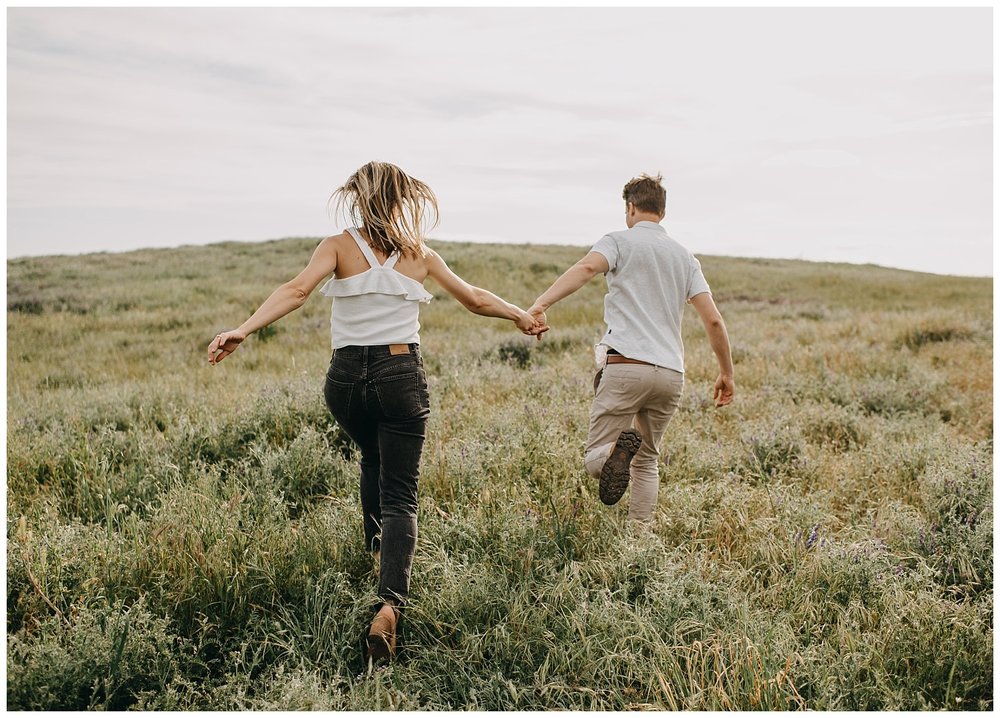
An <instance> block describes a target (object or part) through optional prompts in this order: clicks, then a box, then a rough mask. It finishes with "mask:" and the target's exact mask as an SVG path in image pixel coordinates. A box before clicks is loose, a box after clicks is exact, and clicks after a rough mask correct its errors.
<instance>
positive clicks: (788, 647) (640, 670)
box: [7, 239, 993, 710]
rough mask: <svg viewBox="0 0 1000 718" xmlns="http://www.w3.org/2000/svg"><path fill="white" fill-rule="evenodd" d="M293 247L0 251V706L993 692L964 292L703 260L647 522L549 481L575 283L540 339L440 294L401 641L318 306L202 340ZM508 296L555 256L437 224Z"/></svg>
mask: <svg viewBox="0 0 1000 718" xmlns="http://www.w3.org/2000/svg"><path fill="white" fill-rule="evenodd" d="M315 242H316V240H310V239H288V240H281V241H274V242H267V243H262V244H237V243H224V244H217V245H212V246H207V247H185V248H181V249H173V250H143V251H137V252H129V253H124V254H95V255H88V256H82V257H48V258H32V259H19V260H12V261H8V264H7V270H8V286H7V322H8V346H7V382H8V395H7V401H8V416H7V418H8V428H7V440H8V453H7V462H8V472H7V681H8V682H7V701H8V707H9V708H11V709H56V708H68V709H87V708H108V709H127V708H132V709H148V710H159V709H172V710H183V709H217V710H249V709H253V710H264V709H275V710H299V709H343V710H347V709H418V708H438V709H482V710H492V709H543V708H570V709H639V708H654V709H691V710H704V709H713V710H715V709H719V710H726V709H747V710H750V709H828V710H840V709H861V710H869V709H927V708H934V709H940V708H946V709H980V710H982V709H991V708H992V707H993V671H992V663H993V548H992V546H993V511H992V481H993V440H992V436H993V415H992V399H993V378H992V371H991V366H992V358H993V357H992V351H993V349H992V347H993V329H992V326H993V319H992V291H993V288H992V280H991V279H964V278H949V277H939V276H933V275H926V274H915V273H910V272H903V271H895V270H889V269H882V268H878V267H873V266H853V265H837V264H814V263H806V262H794V261H776V260H753V259H733V258H723V257H702V264H703V267H704V270H705V274H706V276H707V277H708V280H709V282H710V283H711V285H712V287H713V289H714V292H715V297H716V300H717V303H718V305H719V307H720V309H721V310H722V312H723V315H724V316H725V318H726V321H727V324H728V327H729V332H730V336H731V339H732V342H733V353H734V360H735V366H736V381H737V394H736V402H735V403H734V404H733V405H732V406H731V407H728V408H726V409H724V410H716V409H714V408H713V407H712V404H711V401H710V394H711V385H712V382H713V381H714V378H715V376H716V373H717V369H716V364H715V361H714V359H713V357H712V355H711V351H710V349H709V347H708V344H707V341H706V340H705V335H704V332H703V330H702V329H701V327H700V325H699V323H698V322H697V318H696V317H695V316H694V313H693V311H692V310H689V311H688V314H687V316H686V317H685V325H684V326H685V340H686V347H687V369H688V371H687V374H686V377H687V385H686V388H685V395H684V398H683V400H682V404H681V408H680V410H679V411H678V414H677V415H676V417H675V418H674V421H673V423H672V424H671V426H670V428H669V429H668V432H667V436H666V438H665V440H664V449H665V453H666V454H669V460H668V462H667V465H665V466H663V467H662V470H661V471H662V482H661V488H660V499H659V506H658V509H657V512H656V517H655V522H654V524H653V526H652V528H651V529H649V530H646V529H641V528H638V529H637V528H635V527H633V526H630V525H629V522H628V521H627V519H626V518H625V514H626V512H627V497H626V499H625V500H624V501H623V502H622V503H621V504H620V505H618V506H616V507H613V508H607V507H604V506H603V505H601V504H600V503H599V501H598V500H597V490H596V486H595V485H594V484H593V482H592V481H591V480H590V479H589V478H588V477H587V476H586V474H585V472H584V471H583V469H582V464H581V458H582V448H583V442H584V438H585V433H586V417H587V409H588V407H589V403H590V399H591V396H592V390H591V381H592V361H591V345H592V344H593V343H594V341H595V340H596V339H597V338H598V337H599V336H600V334H601V331H602V323H601V315H602V304H601V297H602V296H603V292H604V286H603V282H602V281H599V280H595V281H593V282H592V283H591V284H590V285H588V286H587V287H585V288H584V289H583V290H581V291H580V292H579V293H578V294H577V295H574V296H573V297H571V298H570V299H568V300H566V301H564V302H563V303H561V304H559V305H557V306H556V307H555V308H554V309H553V310H551V311H550V313H549V320H550V323H551V324H552V326H553V327H554V328H553V330H552V331H551V332H550V333H549V334H548V335H547V338H546V339H545V340H544V341H543V342H541V343H538V344H536V343H532V341H531V340H529V339H528V338H526V337H522V335H520V334H519V333H517V332H516V330H514V329H513V326H512V325H511V324H510V323H508V322H503V321H500V320H493V319H483V318H479V317H475V316H473V315H471V314H469V313H467V312H465V310H464V309H462V308H461V307H460V306H459V305H458V304H457V303H456V302H454V301H452V300H450V299H449V298H447V297H445V296H443V295H442V294H441V292H440V291H439V290H438V289H437V288H436V287H435V286H434V285H433V284H432V283H430V282H429V283H428V288H429V289H431V291H435V292H436V293H437V299H436V300H435V301H434V302H432V303H431V304H430V305H429V306H428V307H426V308H425V309H424V311H423V313H422V317H421V318H422V323H423V328H422V330H421V335H422V338H423V348H424V354H425V362H426V368H427V373H428V381H429V384H430V390H431V410H432V417H431V420H430V425H429V427H428V433H429V438H428V441H427V445H426V447H425V451H424V460H423V471H422V477H421V499H420V540H419V543H418V548H417V556H416V560H415V566H414V574H413V584H412V585H413V593H412V606H411V608H410V609H409V612H408V616H407V617H408V635H407V641H408V644H407V652H406V660H404V661H401V662H399V663H397V664H395V665H394V666H392V667H390V668H388V669H385V670H381V671H377V672H375V673H374V674H369V675H359V673H360V670H359V665H358V656H357V648H356V639H357V637H358V636H359V635H360V633H361V631H362V629H363V628H364V626H365V620H366V616H367V613H366V612H367V610H368V608H369V606H370V605H371V603H372V601H373V600H374V588H375V584H374V580H373V573H372V564H371V560H370V558H369V556H368V555H367V554H366V553H365V551H364V547H363V545H362V543H363V542H362V538H361V519H360V510H359V506H358V499H357V496H356V483H357V478H356V460H357V456H356V454H355V453H354V451H353V449H352V448H351V446H350V444H349V442H347V441H346V440H345V438H344V436H343V435H342V434H341V432H340V431H339V430H338V427H337V426H336V425H335V423H334V422H333V421H332V419H331V418H330V416H329V414H328V412H327V410H326V408H325V406H324V404H323V399H322V391H321V389H322V382H323V377H324V373H325V369H326V365H327V363H328V362H329V354H330V352H329V334H328V332H329V329H328V312H329V304H328V300H326V299H325V298H323V297H321V296H319V295H318V294H317V295H316V296H314V297H312V298H311V299H310V300H309V302H308V303H307V304H306V306H305V307H304V308H303V309H302V310H301V311H299V312H298V313H296V314H295V315H292V316H289V317H286V318H285V319H284V320H282V321H281V322H279V323H278V324H276V325H275V326H274V327H273V329H269V330H267V331H265V332H263V333H261V334H260V335H257V336H255V337H252V338H251V339H250V340H248V341H247V343H246V345H245V346H244V347H243V348H241V349H240V350H239V351H238V352H237V353H236V354H235V355H234V356H232V357H231V358H229V359H227V360H226V361H225V362H224V363H223V364H221V365H220V366H218V367H215V368H211V367H209V366H208V364H207V362H206V359H205V348H206V346H207V344H208V342H209V341H210V340H211V338H212V336H213V335H214V334H215V333H216V332H218V331H219V330H221V329H224V328H229V327H232V326H235V325H237V324H239V323H240V322H241V321H242V320H243V319H245V318H246V316H248V315H249V313H250V312H252V311H253V310H254V309H255V308H256V306H257V305H258V304H259V303H260V302H261V301H262V300H263V299H264V298H265V297H266V296H267V294H268V293H269V292H270V291H271V289H273V288H274V287H275V286H277V284H279V283H280V282H282V281H284V280H285V279H287V278H289V277H290V276H292V275H294V274H295V273H296V272H297V271H298V270H299V269H300V268H301V267H302V266H304V265H305V262H306V261H307V260H308V258H309V255H310V253H311V251H312V248H313V247H314V245H315ZM436 246H437V249H438V250H439V251H440V252H441V254H442V255H443V256H444V257H445V258H446V259H447V260H448V261H449V263H450V264H451V266H452V267H453V268H454V269H456V271H458V272H459V273H460V274H461V275H463V276H464V277H465V278H466V279H468V280H469V281H471V282H473V283H476V284H480V285H481V286H485V287H487V288H489V289H491V290H493V291H495V292H497V293H498V294H500V295H502V296H504V297H505V298H507V299H509V300H511V301H514V302H517V303H519V304H521V305H522V306H527V305H528V304H529V303H530V302H531V300H532V299H533V298H534V297H535V296H536V294H537V293H539V292H540V291H541V290H542V289H544V288H545V287H546V286H547V285H548V284H549V282H551V281H552V280H553V279H554V278H555V277H556V276H557V275H558V274H559V272H560V271H561V269H562V268H564V267H566V266H567V265H568V264H570V263H571V262H573V261H575V260H576V259H577V258H579V257H580V256H582V254H583V252H584V250H583V249H582V248H572V247H541V246H499V245H471V244H453V243H441V244H438V245H436Z"/></svg>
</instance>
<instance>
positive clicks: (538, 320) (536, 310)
mask: <svg viewBox="0 0 1000 718" xmlns="http://www.w3.org/2000/svg"><path fill="white" fill-rule="evenodd" d="M528 315H529V316H530V317H531V318H532V321H534V323H535V329H536V331H533V332H531V333H532V334H534V335H535V336H536V337H538V341H541V340H542V334H544V333H545V332H547V331H548V330H549V323H548V321H547V320H546V319H545V311H544V310H543V309H541V308H540V307H539V306H538V305H537V304H533V305H532V306H531V309H529V310H528Z"/></svg>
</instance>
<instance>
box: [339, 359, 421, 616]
mask: <svg viewBox="0 0 1000 718" xmlns="http://www.w3.org/2000/svg"><path fill="white" fill-rule="evenodd" d="M393 346H394V347H397V348H399V347H401V346H403V345H393ZM323 393H324V396H325V397H326V404H327V406H328V407H330V411H331V412H332V413H333V416H334V418H335V419H336V420H337V422H338V423H339V424H340V425H341V426H342V427H343V428H344V430H345V431H346V432H347V434H348V435H349V436H350V437H351V438H352V439H353V440H354V442H355V443H356V444H357V445H358V447H359V448H360V449H361V509H362V511H363V512H364V524H365V545H366V546H367V547H368V549H369V550H371V551H379V550H381V563H380V566H379V586H378V593H379V596H380V597H381V598H382V599H383V600H387V599H395V600H396V601H398V602H400V603H401V604H402V603H405V601H406V597H407V595H408V594H409V588H410V569H411V567H412V565H413V552H414V549H415V548H416V542H417V480H418V478H419V476H420V452H421V450H422V449H423V445H424V430H425V427H426V425H427V416H428V414H429V413H430V408H429V400H428V395H427V380H426V378H425V376H424V365H423V360H422V359H421V357H420V345H419V344H410V345H408V352H407V353H399V354H392V353H391V352H390V348H389V346H366V347H362V346H348V347H342V348H340V349H337V350H336V351H335V352H334V354H333V359H332V360H331V361H330V369H329V371H327V373H326V385H325V387H324V392H323Z"/></svg>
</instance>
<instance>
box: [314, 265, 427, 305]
mask: <svg viewBox="0 0 1000 718" xmlns="http://www.w3.org/2000/svg"><path fill="white" fill-rule="evenodd" d="M319 291H320V293H322V294H324V295H325V296H327V297H356V296H358V295H361V294H388V295H391V296H396V297H402V298H403V299H408V300H410V301H413V302H421V303H423V304H426V303H427V302H429V301H431V299H433V298H434V295H432V294H431V293H430V292H428V291H427V290H426V289H424V285H422V284H421V283H420V282H418V281H416V280H415V279H410V278H409V277H407V276H406V275H405V274H400V273H399V272H397V271H396V270H395V269H392V268H386V267H378V268H377V269H376V268H374V267H373V268H370V269H368V270H366V271H364V272H362V273H361V274H355V275H354V276H353V277H348V278H347V279H337V278H336V277H331V278H330V279H328V280H327V282H326V284H324V285H323V286H322V288H321V289H320V290H319Z"/></svg>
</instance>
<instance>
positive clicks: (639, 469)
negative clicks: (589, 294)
mask: <svg viewBox="0 0 1000 718" xmlns="http://www.w3.org/2000/svg"><path fill="white" fill-rule="evenodd" d="M662 179H663V178H662V177H661V176H659V175H658V176H656V177H650V176H649V175H642V176H640V177H637V178H635V179H633V180H632V181H630V182H629V183H628V184H626V185H625V189H624V191H623V192H622V198H623V199H624V200H625V224H626V225H627V227H628V229H627V230H624V231H620V232H612V233H610V234H606V235H604V237H602V238H601V239H600V240H599V241H598V242H597V244H595V245H594V246H593V249H592V250H591V251H590V253H588V254H587V256H585V257H584V258H583V259H581V260H580V261H579V262H577V263H576V264H575V265H573V266H572V267H570V268H569V269H568V270H567V271H566V272H565V273H564V274H563V275H562V276H561V277H559V278H558V279H557V280H556V281H555V282H553V284H552V286H551V287H549V288H548V289H547V290H545V292H544V293H543V294H542V295H541V296H539V297H538V299H537V300H535V304H534V306H532V307H531V309H530V310H529V312H530V313H531V314H532V315H534V316H535V317H536V319H538V320H539V321H541V322H542V323H544V322H545V311H546V310H547V309H548V308H549V307H551V306H552V305H553V304H555V303H556V302H558V301H559V300H560V299H563V298H565V297H568V296H569V295H570V294H572V293H573V292H575V291H576V290H578V289H579V288H580V287H582V286H583V285H584V284H586V283H587V282H588V281H590V279H591V278H592V277H593V276H594V275H596V274H598V273H602V274H604V275H605V276H606V277H607V282H608V294H607V295H606V296H605V298H604V321H605V323H606V324H607V325H608V331H607V333H606V334H605V335H604V337H603V338H602V339H601V341H600V344H599V345H598V347H597V349H598V352H599V355H600V354H601V353H603V351H605V350H606V352H607V358H606V361H605V362H604V367H603V370H602V372H601V373H600V374H599V375H598V379H599V383H597V385H596V396H595V397H594V402H593V405H592V406H591V409H590V430H589V432H588V436H587V447H586V456H585V459H584V464H585V465H586V468H587V471H588V473H590V474H591V476H594V477H595V478H599V480H600V497H601V501H603V502H604V503H605V504H608V505H612V504H615V503H617V502H618V500H619V499H620V498H621V497H622V495H623V494H624V493H625V489H626V488H627V487H628V485H629V479H630V478H631V482H632V493H631V496H630V499H629V518H631V519H635V520H638V521H650V520H651V519H652V515H653V509H654V508H655V506H656V493H657V489H658V488H659V472H658V469H657V467H658V461H659V454H660V450H659V447H660V440H661V439H662V438H663V433H664V431H665V430H666V428H667V424H668V423H669V422H670V419H671V417H672V416H673V414H674V411H676V409H677V405H678V402H679V401H680V397H681V391H682V390H683V388H684V345H683V343H682V341H681V317H682V316H683V313H684V305H685V303H690V304H693V305H694V308H695V311H697V312H698V316H699V317H701V320H702V322H703V323H704V324H705V330H706V332H707V333H708V340H709V342H710V344H711V346H712V350H713V351H714V352H715V356H716V359H717V360H718V362H719V370H720V373H719V378H718V379H717V380H716V382H715V389H714V399H715V405H716V406H717V407H720V406H725V405H727V404H729V403H730V402H732V400H733V391H734V389H735V385H734V383H733V361H732V357H731V355H730V349H729V336H728V334H727V332H726V325H725V323H724V322H723V321H722V315H720V314H719V310H718V308H717V307H716V306H715V301H714V300H713V299H712V294H711V290H710V289H709V287H708V283H707V282H706V281H705V277H704V275H703V274H702V272H701V264H700V263H699V262H698V260H697V259H696V258H695V257H694V255H692V254H691V253H690V252H689V251H688V250H687V249H685V248H684V247H682V246H681V245H680V244H678V243H677V242H676V241H674V240H673V239H671V238H670V237H669V236H667V233H666V231H665V230H664V229H663V227H662V226H661V225H660V222H661V221H662V220H663V217H664V208H665V205H666V191H665V190H664V188H663V186H662V185H661V184H660V182H661V181H662Z"/></svg>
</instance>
